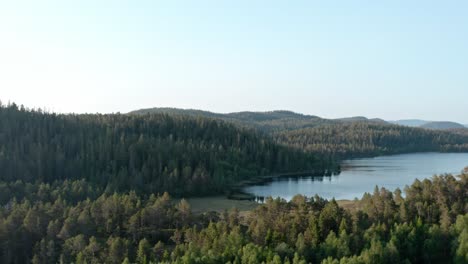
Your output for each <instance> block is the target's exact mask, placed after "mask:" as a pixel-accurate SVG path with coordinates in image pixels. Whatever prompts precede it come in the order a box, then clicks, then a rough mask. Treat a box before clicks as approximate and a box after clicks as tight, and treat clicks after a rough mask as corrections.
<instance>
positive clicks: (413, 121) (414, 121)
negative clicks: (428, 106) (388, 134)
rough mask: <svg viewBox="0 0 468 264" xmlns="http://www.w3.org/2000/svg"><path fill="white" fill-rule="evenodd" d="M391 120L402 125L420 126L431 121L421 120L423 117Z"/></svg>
mask: <svg viewBox="0 0 468 264" xmlns="http://www.w3.org/2000/svg"><path fill="white" fill-rule="evenodd" d="M389 122H390V123H392V124H395V125H400V126H409V127H419V126H422V125H424V124H427V123H429V122H431V121H426V120H421V119H403V120H396V121H389Z"/></svg>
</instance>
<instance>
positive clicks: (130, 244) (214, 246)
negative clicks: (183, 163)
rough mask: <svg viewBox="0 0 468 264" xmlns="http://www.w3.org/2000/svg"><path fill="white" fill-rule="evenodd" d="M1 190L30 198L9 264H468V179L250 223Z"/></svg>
mask: <svg viewBox="0 0 468 264" xmlns="http://www.w3.org/2000/svg"><path fill="white" fill-rule="evenodd" d="M2 186H3V187H2V193H7V194H10V195H11V197H15V196H14V192H15V191H16V190H23V189H28V192H27V194H26V195H21V196H17V197H16V198H12V199H10V200H7V199H4V200H3V201H2V204H1V205H2V206H1V207H0V208H1V209H0V263H28V262H29V261H32V263H57V262H60V263H72V262H74V263H447V262H453V263H467V261H468V246H467V245H468V193H467V192H466V191H467V190H468V174H464V175H461V176H460V177H459V178H458V179H457V178H456V177H454V176H452V175H443V176H437V177H434V178H432V180H424V181H418V180H416V181H415V182H414V183H413V184H412V185H411V186H410V187H407V188H406V189H405V190H404V192H405V196H403V195H402V192H401V191H400V190H396V191H395V192H393V193H392V192H389V191H387V190H385V189H378V188H376V189H375V191H374V193H372V194H365V195H364V197H363V198H362V199H361V200H357V201H355V203H354V206H353V207H352V208H349V209H343V208H341V207H340V206H338V204H337V202H335V201H334V200H332V201H326V200H324V199H321V198H320V197H314V198H306V197H303V196H296V197H294V198H293V199H292V200H291V201H290V202H286V201H284V200H280V199H271V198H269V199H267V200H266V202H265V204H263V205H259V206H258V207H257V208H256V209H255V210H253V211H251V212H250V213H249V214H247V215H241V214H240V213H239V211H237V210H235V209H233V210H231V211H229V212H225V213H221V214H218V213H214V212H213V213H209V212H207V213H204V214H193V213H192V212H191V210H190V205H189V204H188V203H187V202H186V201H185V200H180V201H175V200H171V199H170V197H169V195H168V194H167V193H165V194H163V195H161V196H155V195H152V196H150V197H148V198H146V199H142V198H141V197H140V196H138V195H137V194H136V193H135V192H129V193H123V194H117V193H115V194H112V195H108V194H102V195H99V194H98V193H97V190H93V189H90V188H88V187H87V186H86V184H85V183H83V182H64V184H63V185H54V186H51V185H48V184H44V183H42V184H22V183H20V182H17V183H13V184H3V185H2ZM67 192H71V194H69V195H67ZM80 194H81V196H80ZM97 195H99V196H97Z"/></svg>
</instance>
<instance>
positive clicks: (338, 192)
mask: <svg viewBox="0 0 468 264" xmlns="http://www.w3.org/2000/svg"><path fill="white" fill-rule="evenodd" d="M466 166H468V153H415V154H402V155H392V156H381V157H376V158H365V159H354V160H346V161H344V162H343V163H342V164H341V170H342V172H341V174H339V175H336V176H329V177H326V176H325V177H299V178H297V177H296V178H277V179H274V180H272V181H271V182H267V183H265V184H263V185H254V186H248V187H245V188H244V191H245V192H247V193H250V194H253V195H256V196H263V197H268V196H272V197H278V196H279V197H281V198H284V199H286V200H290V199H291V198H292V197H293V196H294V195H296V194H303V195H306V196H309V197H311V196H314V195H315V194H318V195H319V196H322V197H323V198H326V199H331V198H333V197H334V198H335V199H354V198H355V197H357V198H361V197H362V195H363V194H364V193H365V192H373V190H374V187H375V186H376V185H378V186H379V187H385V188H387V189H389V190H392V191H393V190H395V189H396V188H400V189H401V190H403V188H404V187H405V186H406V185H410V184H411V183H413V181H414V180H415V179H420V180H422V179H424V178H431V177H432V176H433V175H435V174H444V173H452V174H456V175H458V174H460V172H461V171H462V170H463V168H464V167H466Z"/></svg>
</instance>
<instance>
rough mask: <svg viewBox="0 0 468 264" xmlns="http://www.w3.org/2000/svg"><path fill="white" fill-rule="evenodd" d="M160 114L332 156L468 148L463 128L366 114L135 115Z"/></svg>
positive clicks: (154, 110)
mask: <svg viewBox="0 0 468 264" xmlns="http://www.w3.org/2000/svg"><path fill="white" fill-rule="evenodd" d="M161 112H167V113H170V112H174V113H177V114H183V115H189V116H209V117H214V118H218V119H221V120H224V121H226V122H231V123H234V124H237V125H240V126H243V127H248V128H254V129H256V130H259V131H262V132H265V133H266V134H267V135H269V136H270V137H271V138H273V139H274V140H275V141H276V142H277V143H280V144H282V145H285V146H289V147H294V148H296V149H299V150H302V151H304V150H305V151H308V152H312V153H315V154H317V155H320V156H325V157H330V158H337V157H338V158H351V157H363V156H376V155H384V154H398V153H408V152H423V151H442V152H443V151H468V145H467V144H468V133H466V131H464V130H462V129H452V130H447V131H435V130H428V129H422V128H416V127H411V126H402V125H396V124H391V123H389V122H386V121H384V120H382V119H378V118H374V119H369V118H366V117H363V116H357V117H348V118H339V119H325V118H321V117H318V116H312V115H302V114H298V113H294V112H290V111H271V112H239V113H229V114H216V113H211V112H206V111H199V110H182V109H167V108H152V109H143V110H139V111H135V112H132V113H131V114H140V115H141V114H150V113H161ZM400 121H401V123H404V124H414V125H416V124H419V123H422V122H426V121H423V120H416V119H415V120H400ZM400 121H398V122H400Z"/></svg>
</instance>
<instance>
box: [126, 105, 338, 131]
mask: <svg viewBox="0 0 468 264" xmlns="http://www.w3.org/2000/svg"><path fill="white" fill-rule="evenodd" d="M157 113H167V114H179V115H186V116H197V117H199V116H203V117H210V118H217V119H221V120H224V121H228V122H230V123H234V124H236V125H239V126H243V127H249V128H255V129H257V130H259V131H263V132H267V133H272V132H278V131H283V130H294V129H300V128H306V127H315V126H320V125H323V124H335V123H339V122H340V121H339V120H331V119H324V118H320V117H318V116H313V115H303V114H298V113H294V112H291V111H280V110H278V111H270V112H249V111H244V112H236V113H228V114H219V113H213V112H208V111H202V110H193V109H178V108H149V109H141V110H137V111H132V112H130V113H129V114H130V115H145V114H157Z"/></svg>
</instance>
